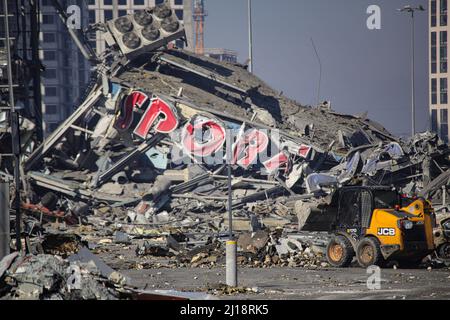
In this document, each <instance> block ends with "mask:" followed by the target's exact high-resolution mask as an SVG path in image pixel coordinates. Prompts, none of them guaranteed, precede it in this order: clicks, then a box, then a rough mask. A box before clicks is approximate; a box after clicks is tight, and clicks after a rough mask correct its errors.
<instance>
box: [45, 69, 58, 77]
mask: <svg viewBox="0 0 450 320" xmlns="http://www.w3.org/2000/svg"><path fill="white" fill-rule="evenodd" d="M43 76H44V78H45V79H56V69H46V70H45V71H44V72H43Z"/></svg>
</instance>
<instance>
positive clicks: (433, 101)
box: [431, 79, 437, 104]
mask: <svg viewBox="0 0 450 320" xmlns="http://www.w3.org/2000/svg"><path fill="white" fill-rule="evenodd" d="M431 104H437V79H431Z"/></svg>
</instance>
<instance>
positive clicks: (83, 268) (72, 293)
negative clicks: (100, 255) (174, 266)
mask: <svg viewBox="0 0 450 320" xmlns="http://www.w3.org/2000/svg"><path fill="white" fill-rule="evenodd" d="M123 281H124V278H123V277H122V276H120V275H119V274H118V273H117V272H114V271H111V272H110V275H109V277H105V276H104V274H102V271H101V270H100V269H99V268H98V266H97V265H96V264H95V263H93V260H91V261H89V262H83V261H80V260H78V259H74V258H72V261H69V260H67V259H62V258H61V257H59V256H57V255H50V254H39V255H27V256H20V255H19V254H18V253H17V252H15V253H12V254H10V255H8V256H6V257H5V258H4V259H3V260H1V261H0V299H26V300H35V299H36V300H37V299H39V300H94V299H95V300H97V299H98V300H115V299H123V298H125V297H126V295H125V293H126V291H125V290H121V287H122V285H123Z"/></svg>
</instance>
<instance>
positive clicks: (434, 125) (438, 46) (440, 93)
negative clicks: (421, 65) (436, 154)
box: [429, 0, 450, 142]
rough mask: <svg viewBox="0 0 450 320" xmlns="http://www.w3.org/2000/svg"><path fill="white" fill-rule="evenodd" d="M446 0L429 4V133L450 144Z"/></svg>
mask: <svg viewBox="0 0 450 320" xmlns="http://www.w3.org/2000/svg"><path fill="white" fill-rule="evenodd" d="M447 9H448V0H429V26H430V35H429V48H430V53H429V54H430V59H429V86H430V91H429V92H430V100H429V103H430V118H431V130H432V131H433V132H436V133H438V134H439V136H440V138H441V139H442V140H444V141H445V142H449V126H448V120H449V109H450V108H449V101H448V82H449V73H448V51H449V50H448V48H449V45H448V37H449V32H450V29H449V26H448V10H447Z"/></svg>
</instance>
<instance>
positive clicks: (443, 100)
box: [440, 78, 448, 104]
mask: <svg viewBox="0 0 450 320" xmlns="http://www.w3.org/2000/svg"><path fill="white" fill-rule="evenodd" d="M440 84H441V104H447V103H448V97H447V90H448V88H447V78H441V80H440Z"/></svg>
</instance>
